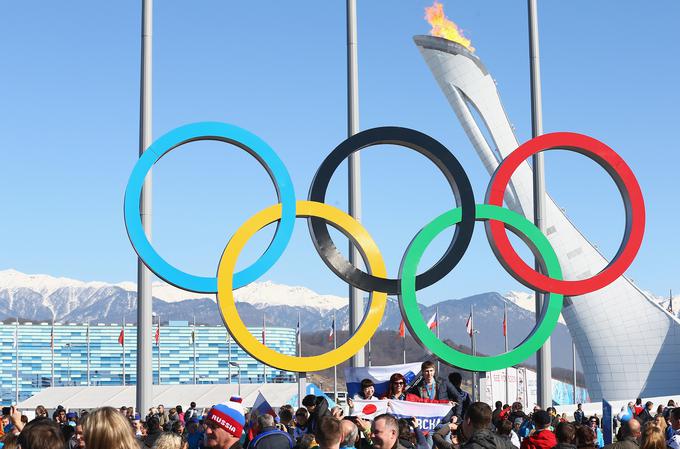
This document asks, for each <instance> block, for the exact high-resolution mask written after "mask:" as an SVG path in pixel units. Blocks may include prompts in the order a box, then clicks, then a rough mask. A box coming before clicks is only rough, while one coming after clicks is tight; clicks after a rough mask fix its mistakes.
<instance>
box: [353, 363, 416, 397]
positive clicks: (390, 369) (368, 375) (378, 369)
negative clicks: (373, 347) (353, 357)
mask: <svg viewBox="0 0 680 449" xmlns="http://www.w3.org/2000/svg"><path fill="white" fill-rule="evenodd" d="M418 372H420V362H416V363H406V364H403V365H386V366H362V367H358V368H345V379H346V381H347V396H348V397H350V398H353V397H354V395H355V394H358V393H360V392H361V381H362V380H364V379H371V380H372V381H373V383H374V384H375V396H376V397H380V396H382V395H383V394H386V393H387V388H388V386H389V383H390V376H391V375H392V374H394V373H400V374H401V375H403V376H404V378H405V379H406V383H407V384H410V383H412V382H413V380H414V379H415V378H416V373H418Z"/></svg>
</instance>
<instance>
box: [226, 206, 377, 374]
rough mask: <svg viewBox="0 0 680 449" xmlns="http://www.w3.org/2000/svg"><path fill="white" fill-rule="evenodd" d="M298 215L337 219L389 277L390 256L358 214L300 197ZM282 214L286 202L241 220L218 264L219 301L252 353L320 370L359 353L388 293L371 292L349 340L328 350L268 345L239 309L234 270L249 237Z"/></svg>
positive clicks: (272, 362) (294, 367) (285, 365)
mask: <svg viewBox="0 0 680 449" xmlns="http://www.w3.org/2000/svg"><path fill="white" fill-rule="evenodd" d="M296 215H297V216H298V217H319V218H323V219H324V220H326V221H327V222H328V223H329V224H331V225H333V227H335V228H336V229H337V230H338V231H340V232H342V233H343V234H345V236H347V238H349V239H351V240H352V241H353V242H354V244H355V245H356V246H357V247H358V248H360V250H361V251H360V252H361V253H362V254H363V255H364V257H365V261H366V264H367V266H368V268H369V269H370V272H371V274H373V275H374V276H376V277H381V278H385V277H386V276H387V269H386V267H385V261H384V260H383V258H382V255H381V254H380V251H379V250H378V246H377V245H376V244H375V242H374V241H373V239H372V238H371V236H370V234H369V233H368V231H366V229H365V228H364V227H363V226H362V225H361V224H360V223H359V222H358V221H356V220H355V219H354V218H353V217H351V216H350V215H348V214H346V213H345V212H343V211H341V210H340V209H337V208H335V207H333V206H329V205H328V204H324V203H317V202H314V201H297V202H296ZM280 218H281V204H277V205H274V206H271V207H268V208H267V209H264V210H262V211H260V212H258V213H257V214H255V215H253V216H252V217H251V218H249V219H248V221H246V222H245V223H244V224H243V226H241V227H240V228H239V229H238V230H237V231H236V233H235V234H234V236H233V237H232V238H231V240H230V241H229V243H228V244H227V247H226V248H225V249H224V252H223V253H222V258H221V259H220V265H219V267H218V269H217V305H218V306H219V309H220V313H221V314H222V320H223V321H224V323H225V324H226V325H227V329H228V330H229V333H230V334H231V335H232V337H233V338H234V340H235V341H236V342H237V343H238V344H239V345H240V346H241V348H243V350H244V351H246V352H247V353H248V354H250V356H251V357H253V358H255V359H257V360H259V361H260V362H262V363H265V364H267V365H269V366H272V367H274V368H278V369H281V370H285V371H297V372H307V371H320V370H323V369H326V368H330V367H332V366H336V365H339V364H340V363H342V362H344V361H345V360H347V359H349V358H350V357H352V356H353V355H354V354H356V353H357V352H358V351H359V350H360V349H361V348H363V347H364V345H366V343H368V340H369V339H370V338H371V337H372V336H373V334H374V333H375V331H376V330H377V329H378V325H379V324H380V321H381V320H382V317H383V314H384V313H385V305H386V304H387V294H386V293H381V292H371V302H370V307H369V309H368V312H366V316H365V317H364V320H363V322H362V323H361V325H360V326H359V328H358V329H357V331H356V332H355V333H354V335H352V336H351V337H350V338H349V340H347V341H346V342H345V343H343V344H342V345H340V346H339V347H338V348H336V349H333V350H332V351H329V352H327V353H325V354H321V355H314V356H307V357H301V356H292V355H286V354H281V353H279V352H277V351H274V350H273V349H270V348H268V347H267V346H265V345H263V344H262V343H261V342H260V341H259V340H258V339H257V338H255V337H253V335H252V334H251V333H250V332H249V331H248V329H247V328H246V325H245V323H243V320H242V319H241V316H240V315H239V313H238V310H236V300H235V299H234V292H233V275H234V270H235V268H236V261H237V259H238V256H239V254H240V253H241V250H242V249H243V247H244V246H245V245H246V243H247V242H248V240H249V239H250V238H251V237H252V236H253V235H255V234H256V233H257V231H259V230H260V229H262V228H263V227H265V226H267V225H268V224H270V223H273V222H274V221H276V220H279V219H280Z"/></svg>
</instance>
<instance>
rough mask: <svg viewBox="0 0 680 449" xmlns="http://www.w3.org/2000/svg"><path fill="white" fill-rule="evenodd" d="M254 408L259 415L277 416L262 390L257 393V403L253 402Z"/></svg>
mask: <svg viewBox="0 0 680 449" xmlns="http://www.w3.org/2000/svg"><path fill="white" fill-rule="evenodd" d="M252 410H256V411H257V414H258V415H272V416H273V417H276V412H275V411H274V407H272V406H271V404H270V403H269V402H268V401H267V400H266V399H265V398H264V396H263V395H262V393H261V392H260V393H257V399H255V403H253V408H252Z"/></svg>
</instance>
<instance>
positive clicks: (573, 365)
mask: <svg viewBox="0 0 680 449" xmlns="http://www.w3.org/2000/svg"><path fill="white" fill-rule="evenodd" d="M571 369H572V373H571V376H572V377H571V382H572V388H573V390H574V404H576V403H578V400H577V399H576V343H574V342H573V341H572V342H571Z"/></svg>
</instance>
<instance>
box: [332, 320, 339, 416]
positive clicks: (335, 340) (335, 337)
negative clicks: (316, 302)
mask: <svg viewBox="0 0 680 449" xmlns="http://www.w3.org/2000/svg"><path fill="white" fill-rule="evenodd" d="M335 319H336V313H335V310H333V349H337V348H338V332H337V329H338V325H337V324H336V321H335ZM333 402H335V403H336V404H337V403H338V365H335V366H333Z"/></svg>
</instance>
